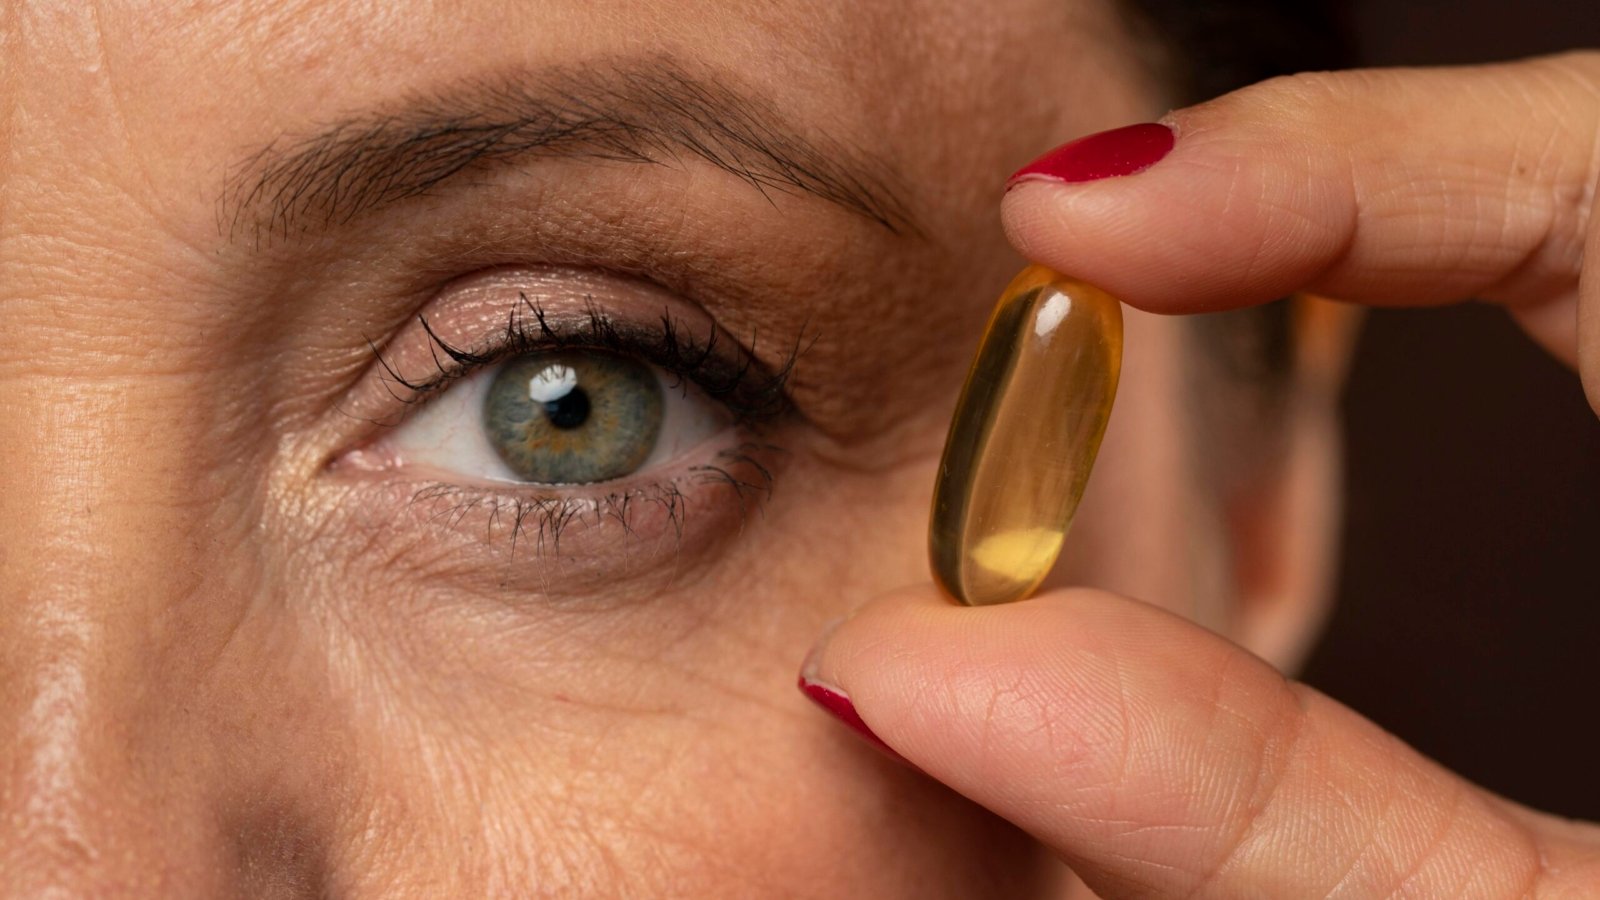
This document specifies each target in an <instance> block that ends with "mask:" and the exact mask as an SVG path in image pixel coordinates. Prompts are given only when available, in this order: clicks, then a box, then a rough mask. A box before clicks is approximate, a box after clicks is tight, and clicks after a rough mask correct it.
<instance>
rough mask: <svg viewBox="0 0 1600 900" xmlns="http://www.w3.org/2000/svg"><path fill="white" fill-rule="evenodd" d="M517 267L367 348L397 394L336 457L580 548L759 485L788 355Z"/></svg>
mask: <svg viewBox="0 0 1600 900" xmlns="http://www.w3.org/2000/svg"><path fill="white" fill-rule="evenodd" d="M561 277H566V278H568V280H569V281H570V282H571V283H563V282H560V278H561ZM522 281H526V283H525V284H524V283H520V282H519V279H517V278H515V277H512V276H505V275H497V276H495V277H493V278H491V279H489V280H488V283H487V285H478V289H477V290H473V291H468V292H466V293H467V294H468V295H469V296H468V297H467V298H466V299H460V298H456V302H454V303H444V304H441V305H440V306H439V308H438V309H433V310H430V311H429V312H426V313H424V314H422V315H419V316H418V317H417V320H416V323H415V325H416V327H415V328H413V329H410V331H409V333H408V334H404V335H400V336H397V338H396V340H395V341H394V342H393V344H392V345H391V346H390V347H384V348H378V349H377V350H376V352H377V353H378V361H377V369H376V372H377V378H378V380H379V381H381V382H382V383H383V386H384V389H385V391H386V392H387V393H388V394H390V395H391V399H392V400H394V401H397V402H398V403H400V404H401V405H402V407H403V411H402V413H401V414H400V415H399V416H398V418H397V420H395V421H393V422H390V423H387V424H386V427H384V428H383V429H382V430H381V432H380V433H379V434H377V435H376V436H375V437H374V438H373V439H371V440H369V441H367V442H365V443H364V444H362V445H361V446H359V447H357V448H356V449H355V450H353V451H351V452H349V453H346V454H344V455H343V456H342V457H341V458H339V459H338V460H337V461H336V462H335V466H336V467H337V468H338V469H340V470H341V471H344V472H353V473H356V474H357V475H359V476H361V477H364V478H365V479H367V480H368V481H375V480H385V481H386V483H388V484H390V485H394V484H400V485H405V486H406V489H409V490H410V497H409V500H408V501H407V502H406V505H407V507H408V508H410V509H415V508H417V507H419V506H420V507H421V508H423V509H424V510H425V511H426V513H427V516H426V518H427V520H428V521H429V522H431V523H433V524H435V525H438V524H440V523H445V524H446V525H447V527H451V528H454V529H456V530H458V531H460V530H468V529H470V530H471V531H472V533H474V534H477V535H480V536H484V537H489V538H496V537H509V539H510V541H511V542H512V543H513V544H516V543H518V542H521V543H522V544H523V546H528V545H529V543H530V541H528V540H527V539H528V538H530V537H531V538H532V539H533V540H532V541H531V543H532V545H533V546H534V547H535V548H537V550H538V551H539V552H540V553H541V554H542V555H551V554H563V555H569V554H576V555H580V556H585V557H589V558H590V559H591V560H595V559H599V558H603V557H604V556H605V555H606V554H608V553H618V552H621V551H622V550H626V551H627V552H628V554H629V555H630V556H632V557H634V558H635V562H637V557H638V556H639V555H640V554H641V553H649V552H653V551H656V550H661V549H663V548H666V549H670V550H671V551H672V552H674V553H677V552H678V551H681V550H683V549H685V548H684V545H685V544H688V543H691V542H695V543H702V544H703V543H706V542H707V541H709V540H710V538H711V537H714V536H715V535H716V533H717V532H718V529H719V527H720V526H719V525H718V523H719V522H720V523H722V524H723V525H725V524H726V522H727V521H728V520H729V518H730V516H729V514H730V513H732V512H737V514H738V517H739V519H740V520H742V519H743V518H744V517H745V516H746V514H747V513H748V512H749V509H750V508H751V506H752V505H753V504H759V503H760V502H762V501H763V500H764V499H765V497H766V495H767V494H769V493H770V491H771V489H772V480H773V477H774V472H775V470H776V468H777V462H778V457H779V456H781V451H780V450H778V448H777V447H776V446H775V445H774V444H773V443H772V442H771V440H772V433H773V432H774V431H775V430H778V429H779V428H780V427H781V425H782V423H783V421H784V419H785V418H786V416H787V415H788V413H789V403H788V397H787V393H786V390H785V381H786V377H787V373H788V371H789V368H790V364H791V363H792V357H789V358H788V360H789V361H788V362H786V363H784V364H782V365H780V366H779V367H778V368H777V370H774V369H772V368H771V367H769V366H766V365H763V364H762V363H761V362H759V361H758V360H757V358H756V357H755V355H754V353H753V352H752V351H751V350H750V349H748V348H747V347H746V346H744V345H741V344H740V343H739V342H737V341H735V340H734V339H732V338H731V337H730V336H728V335H725V334H724V333H722V332H721V331H720V330H718V329H717V327H716V326H715V323H713V322H711V321H709V319H708V318H707V317H705V316H704V315H703V314H701V315H696V314H695V313H694V311H693V309H692V308H691V307H689V306H688V305H686V304H684V303H683V302H681V301H677V300H675V299H673V298H670V297H666V296H663V295H662V292H658V291H654V290H651V289H648V288H644V287H641V286H638V285H623V286H619V285H617V284H614V283H612V282H611V281H610V280H607V279H598V280H597V279H596V278H594V277H591V276H585V277H577V276H556V275H549V274H546V275H543V276H541V277H539V278H534V279H525V280H522ZM557 284H560V287H559V289H553V287H554V286H555V285H557ZM597 287H603V288H604V289H602V290H597V289H596V288H597ZM530 288H531V289H532V290H530ZM419 364H420V365H419ZM419 372H420V373H421V374H418V373H419ZM691 519H694V521H691ZM702 519H709V521H701V520H702ZM722 530H726V529H725V528H723V529H722ZM696 549H698V548H696Z"/></svg>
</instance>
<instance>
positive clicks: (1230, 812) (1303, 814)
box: [801, 587, 1600, 898]
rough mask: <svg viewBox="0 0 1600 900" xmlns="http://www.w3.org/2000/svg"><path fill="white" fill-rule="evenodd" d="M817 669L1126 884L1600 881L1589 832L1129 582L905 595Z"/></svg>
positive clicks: (806, 685) (908, 745)
mask: <svg viewBox="0 0 1600 900" xmlns="http://www.w3.org/2000/svg"><path fill="white" fill-rule="evenodd" d="M801 687H802V689H803V690H805V691H806V692H807V693H808V694H811V695H812V696H813V698H814V699H819V700H822V701H824V705H825V706H827V707H828V708H829V709H830V711H832V712H834V713H835V714H836V715H841V716H842V717H843V718H845V719H846V720H847V721H849V720H851V719H852V718H853V719H854V721H853V722H851V724H852V725H854V727H856V728H857V729H860V730H865V731H867V732H868V733H869V734H871V735H874V736H875V737H874V739H875V740H880V741H882V742H883V744H884V745H885V746H887V747H888V748H890V749H892V750H893V751H894V752H895V753H898V754H899V755H901V756H903V757H904V758H905V759H906V760H908V761H909V762H911V763H912V764H913V765H915V766H916V767H918V768H920V769H921V770H922V771H923V772H925V773H926V774H928V775H929V776H931V777H933V778H936V779H938V780H939V781H942V782H944V783H945V784H946V785H948V786H950V787H951V788H953V789H955V790H956V791H958V792H960V793H962V794H964V795H966V796H967V797H969V798H971V799H972V800H974V801H976V802H977V803H979V804H982V805H983V806H985V807H987V808H988V809H990V810H992V811H993V812H995V813H996V814H998V815H1000V816H1002V817H1004V818H1006V819H1008V820H1010V821H1012V822H1013V823H1015V824H1017V825H1018V826H1020V827H1022V828H1024V829H1025V830H1027V831H1029V832H1030V833H1031V834H1033V835H1034V836H1035V837H1036V838H1038V839H1039V840H1040V841H1042V842H1044V843H1045V844H1047V845H1048V846H1050V847H1051V848H1053V849H1054V850H1055V851H1056V852H1057V853H1058V854H1059V855H1060V856H1061V857H1062V858H1063V859H1064V860H1066V861H1067V862H1068V863H1069V864H1070V865H1072V867H1073V868H1074V869H1075V870H1076V871H1077V873H1078V874H1079V876H1080V877H1082V878H1083V879H1084V880H1085V881H1086V882H1087V883H1088V884H1089V886H1090V887H1091V888H1093V889H1094V890H1095V891H1096V892H1098V893H1099V894H1101V895H1102V896H1105V897H1108V898H1115V897H1148V896H1155V897H1164V896H1183V897H1189V896H1201V897H1241V896H1264V897H1313V896H1315V897H1321V896H1334V895H1338V896H1346V895H1348V896H1358V897H1365V896H1389V895H1390V894H1392V893H1393V894H1406V895H1408V896H1430V897H1431V896H1439V897H1460V896H1474V897H1478V896H1483V897H1500V896H1505V897H1513V896H1518V897H1520V896H1529V895H1531V894H1534V893H1537V890H1536V889H1544V888H1568V889H1575V888H1583V887H1586V888H1588V889H1595V888H1600V862H1597V860H1600V854H1597V853H1596V852H1595V848H1596V847H1597V846H1600V844H1597V843H1596V841H1595V840H1594V838H1593V835H1592V833H1591V832H1589V831H1587V830H1584V829H1581V828H1578V827H1576V826H1571V825H1558V824H1555V823H1554V821H1553V820H1547V819H1545V818H1543V817H1540V816H1537V815H1536V814H1533V813H1529V812H1526V811H1523V810H1520V809H1519V808H1516V807H1514V806H1512V805H1511V804H1509V803H1506V802H1505V801H1502V800H1499V799H1498V798H1495V797H1493V796H1491V795H1489V794H1487V793H1485V792H1483V791H1480V790H1478V789H1477V788H1474V787H1472V786H1471V785H1469V784H1467V783H1466V782H1464V781H1462V780H1460V779H1458V778H1457V777H1455V776H1454V775H1451V774H1450V773H1448V772H1446V771H1444V770H1443V769H1441V768H1439V767H1438V766H1436V765H1435V764H1433V763H1431V762H1430V761H1428V760H1426V759H1424V758H1422V757H1421V756H1419V755H1417V754H1416V753H1415V752H1414V751H1412V750H1411V749H1410V748H1408V747H1406V746H1405V745H1403V744H1402V743H1401V742H1400V741H1398V740H1397V739H1395V738H1393V737H1391V736H1389V735H1387V734H1385V733H1384V732H1383V731H1382V730H1381V729H1379V728H1378V727H1377V726H1375V725H1372V724H1371V723H1369V722H1366V721H1365V720H1363V719H1361V718H1360V717H1359V716H1357V715H1356V714H1354V713H1352V712H1351V711H1349V710H1348V709H1345V708H1344V707H1342V706H1340V705H1339V704H1337V703H1335V702H1333V701H1332V700H1329V699H1328V698H1327V697H1325V696H1323V695H1321V694H1318V693H1317V692H1316V691H1314V690H1311V689H1310V688H1307V687H1305V686H1303V685H1299V684H1295V683H1292V682H1290V681H1288V680H1286V679H1285V678H1283V676H1281V675H1279V674H1278V672H1277V671H1275V670H1274V669H1272V668H1271V667H1270V666H1268V665H1267V664H1266V663H1264V662H1262V661H1261V660H1260V659H1258V658H1256V657H1254V656H1252V655H1250V654H1249V653H1247V652H1245V651H1244V650H1242V649H1240V648H1238V647H1236V646H1234V645H1232V644H1230V643H1228V642H1227V641H1225V640H1223V639H1221V638H1219V637H1217V636H1215V635H1213V634H1211V633H1209V632H1207V631H1205V630H1204V629H1201V628H1199V627H1198V626H1196V625H1194V624H1192V623H1190V622H1188V621H1186V620H1183V619H1180V618H1178V617H1176V616H1173V615H1171V614H1169V613H1166V612H1164V611H1161V610H1158V609H1156V608H1154V607H1151V606H1147V605H1145V604H1142V603H1138V602H1135V601H1132V600H1127V599H1124V598H1121V597H1117V596H1115V595H1111V594H1107V593H1103V592H1098V591H1088V590H1074V591H1060V592H1054V593H1050V594H1045V595H1041V596H1039V597H1036V598H1034V599H1032V600H1028V601H1024V602H1021V603H1015V604H1008V605H1002V606H994V607H983V608H964V607H955V606H952V605H950V604H948V603H947V602H945V601H943V600H942V599H940V598H939V597H938V596H937V595H936V593H935V592H934V590H933V589H932V588H931V587H930V588H924V589H920V590H912V591H907V592H903V593H900V594H896V595H893V596H889V597H886V598H883V599H881V600H879V601H877V602H875V603H873V604H870V605H868V606H867V607H865V608H864V609H863V610H862V611H861V612H859V613H857V614H856V615H854V616H852V617H851V618H850V619H848V620H846V621H845V622H844V623H842V624H841V625H840V626H839V627H837V628H836V629H835V630H834V631H833V632H832V633H831V635H829V636H827V637H826V638H825V639H824V643H822V644H821V645H819V646H818V647H817V648H816V649H815V650H814V651H813V653H812V655H811V656H810V657H809V658H808V660H807V662H806V664H805V668H804V670H803V671H802V676H801ZM1585 866H1587V868H1585ZM1579 893H1581V891H1579Z"/></svg>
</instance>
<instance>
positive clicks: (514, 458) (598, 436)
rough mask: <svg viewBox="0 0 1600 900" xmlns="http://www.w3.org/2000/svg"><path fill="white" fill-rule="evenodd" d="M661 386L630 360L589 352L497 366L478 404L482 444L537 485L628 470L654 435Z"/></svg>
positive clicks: (610, 476) (639, 461) (645, 455)
mask: <svg viewBox="0 0 1600 900" xmlns="http://www.w3.org/2000/svg"><path fill="white" fill-rule="evenodd" d="M662 402H663V398H662V390H661V382H660V380H659V379H657V378H656V376H655V373H654V372H652V371H651V370H650V367H649V366H647V365H645V364H644V363H641V362H638V361H636V360H631V359H627V358H625V357H621V356H615V355H612V354H609V353H601V352H596V351H588V350H556V351H548V352H540V353H530V354H528V355H527V356H521V357H518V358H516V359H513V360H511V361H510V362H508V363H506V364H505V365H504V366H502V367H501V369H500V372H499V374H497V375H496V376H495V378H494V383H493V384H491V385H490V386H489V394H488V396H487V397H486V398H485V399H484V401H483V424H484V428H485V429H486V430H487V431H488V435H489V443H490V445H491V446H493V447H494V449H495V452H497V453H499V454H500V458H501V459H503V460H505V463H506V465H507V466H509V467H510V468H511V471H512V472H513V473H515V474H516V476H517V477H518V478H521V479H523V480H526V481H530V482H537V483H541V484H589V483H592V482H597V481H610V480H611V479H613V478H620V477H622V476H623V475H627V474H628V473H630V472H633V471H635V470H636V469H638V468H639V466H641V465H643V464H644V461H645V460H646V459H648V458H649V456H650V451H651V450H653V449H654V448H655V445H656V438H657V437H659V436H660V434H661V419H662Z"/></svg>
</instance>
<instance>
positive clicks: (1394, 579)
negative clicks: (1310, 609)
mask: <svg viewBox="0 0 1600 900" xmlns="http://www.w3.org/2000/svg"><path fill="white" fill-rule="evenodd" d="M1355 13H1356V14H1355V20H1354V24H1355V26H1356V37H1357V42H1358V48H1359V51H1360V54H1359V55H1360V59H1361V60H1362V61H1363V62H1364V63H1365V64H1375V65H1401V64H1405V65H1410V64H1436V63H1472V62H1488V61H1494V60H1502V59H1513V58H1516V57H1520V56H1528V55H1534V54H1538V53H1545V52H1553V51H1556V50H1563V49H1571V48H1580V47H1589V48H1600V3H1596V2H1595V0H1516V2H1507V0H1448V2H1446V0H1433V2H1424V0H1365V2H1358V3H1356V4H1355ZM1595 102H1596V103H1597V104H1600V97H1596V99H1595ZM1345 412H1346V416H1347V422H1348V429H1347V438H1346V447H1347V460H1348V478H1349V488H1348V493H1347V501H1346V502H1347V522H1346V526H1345V529H1344V545H1345V558H1344V563H1343V565H1342V568H1341V572H1340V587H1339V592H1338V593H1339V600H1338V606H1337V608H1336V610H1335V612H1334V614H1333V617H1332V619H1331V620H1330V622H1329V627H1328V630H1327V633H1326V636H1325V638H1324V639H1323V641H1322V642H1321V644H1320V645H1319V646H1318V648H1317V649H1316V651H1315V653H1314V654H1313V655H1312V658H1311V660H1310V663H1309V665H1308V667H1307V669H1306V670H1305V672H1304V673H1303V674H1304V677H1305V679H1306V680H1307V681H1309V682H1310V683H1311V684H1313V685H1316V686H1317V687H1318V688H1320V689H1322V690H1323V691H1325V692H1327V693H1329V694H1331V695H1333V696H1335V697H1337V698H1339V699H1340V700H1342V701H1344V702H1345V703H1347V704H1349V705H1351V706H1353V707H1355V708H1356V709H1358V710H1360V711H1361V712H1362V713H1364V714H1366V715H1367V716H1369V717H1371V718H1372V719H1374V720H1375V721H1377V722H1378V723H1380V724H1382V725H1384V726H1385V727H1387V728H1389V729H1390V730H1391V731H1394V732H1395V733H1396V734H1398V735H1400V736H1401V737H1402V738H1404V739H1406V740H1407V741H1409V742H1410V743H1412V744H1413V745H1414V746H1416V747H1417V748H1419V749H1420V750H1422V751H1423V752H1425V753H1427V754H1428V755H1430V756H1432V757H1434V758H1435V759H1437V760H1439V761H1440V762H1442V763H1444V764H1445V765H1447V766H1449V767H1450V768H1452V769H1454V770H1456V771H1457V772H1460V773H1461V774H1463V775H1465V776H1466V777H1468V778H1470V779H1472V780H1474V781H1476V782H1478V783H1479V784H1482V785H1484V786H1486V787H1488V788H1490V789H1491V790H1494V791H1497V792H1499V793H1501V794H1504V795H1506V796H1508V797H1510V798H1512V799H1515V800H1517V801H1520V802H1522V803H1526V804H1529V805H1531V806H1535V807H1537V808H1540V809H1544V810H1547V811H1550V812H1557V813H1561V814H1564V815H1568V816H1580V817H1585V818H1593V819H1600V419H1596V417H1595V416H1594V414H1593V413H1592V412H1590V411H1589V407H1588V404H1587V403H1586V402H1585V401H1584V398H1583V392H1582V390H1581V388H1580V387H1579V384H1578V380H1577V377H1576V376H1575V375H1574V374H1573V373H1572V372H1571V371H1570V370H1568V369H1566V368H1564V367H1563V366H1561V365H1560V364H1559V363H1556V362H1554V361H1552V360H1551V359H1550V358H1548V357H1546V356H1545V355H1544V354H1543V353H1542V352H1541V351H1540V350H1539V349H1538V348H1537V347H1536V346H1534V344H1533V343H1532V342H1531V341H1529V340H1528V339H1527V338H1526V337H1524V336H1523V334H1522V333H1521V332H1520V331H1519V330H1518V329H1517V328H1516V327H1515V326H1514V325H1513V324H1512V323H1511V321H1510V319H1509V318H1508V317H1507V316H1506V315H1505V314H1504V313H1502V312H1501V311H1500V310H1498V309H1493V308H1488V307H1485V306H1478V305H1469V306H1465V307H1458V308H1453V309H1447V310H1426V311H1421V310H1419V311H1379V312H1374V313H1372V314H1371V315H1370V317H1369V320H1368V323H1367V327H1366V330H1365V333H1364V334H1363V337H1362V339H1361V342H1360V344H1359V346H1358V349H1357V355H1356V360H1355V366H1354V369H1353V372H1352V378H1351V383H1350V388H1349V392H1348V395H1347V397H1346V400H1345Z"/></svg>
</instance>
